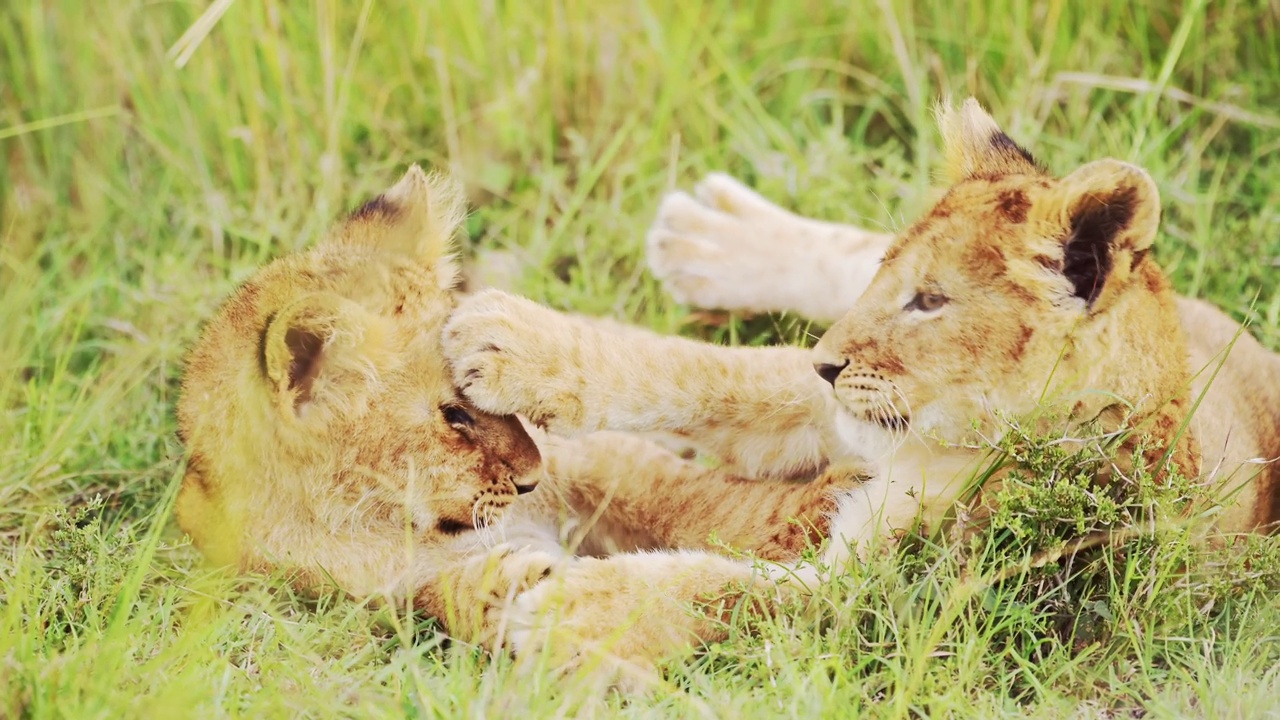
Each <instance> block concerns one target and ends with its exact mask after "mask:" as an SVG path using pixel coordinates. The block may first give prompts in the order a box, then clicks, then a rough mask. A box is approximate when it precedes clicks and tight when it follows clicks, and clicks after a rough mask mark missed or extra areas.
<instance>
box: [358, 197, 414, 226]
mask: <svg viewBox="0 0 1280 720" xmlns="http://www.w3.org/2000/svg"><path fill="white" fill-rule="evenodd" d="M400 212H401V209H400V206H399V205H397V204H396V203H395V202H393V201H391V200H388V199H387V196H386V195H385V194H383V195H379V196H377V197H375V198H373V199H372V200H370V201H368V202H366V203H365V204H363V205H361V206H360V207H358V208H356V209H355V210H354V211H352V213H351V214H350V215H349V216H348V219H349V220H363V221H366V222H367V221H370V220H385V221H392V220H395V219H396V218H398V217H399V216H400Z"/></svg>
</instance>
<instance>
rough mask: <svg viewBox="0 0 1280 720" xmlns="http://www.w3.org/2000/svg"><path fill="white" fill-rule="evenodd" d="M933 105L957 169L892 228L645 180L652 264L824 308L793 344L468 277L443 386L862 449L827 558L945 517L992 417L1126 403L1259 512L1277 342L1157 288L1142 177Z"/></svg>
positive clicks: (997, 425) (774, 455) (1123, 166)
mask: <svg viewBox="0 0 1280 720" xmlns="http://www.w3.org/2000/svg"><path fill="white" fill-rule="evenodd" d="M941 120H942V127H943V134H944V140H945V143H946V158H947V170H948V173H949V176H950V180H951V182H952V183H953V185H952V187H951V188H950V190H949V191H948V192H947V193H946V195H945V196H944V197H943V198H942V199H941V201H939V202H938V203H937V204H936V205H935V206H934V207H933V209H932V210H930V211H929V212H928V213H926V214H925V216H924V217H923V218H921V219H920V220H919V221H917V222H916V223H914V224H913V225H911V226H910V227H908V228H906V229H905V230H904V231H903V232H901V233H899V234H898V235H897V236H893V237H891V236H887V235H881V234H877V233H871V232H867V231H864V230H860V229H858V228H852V227H847V226H840V225H834V224H830V223H822V222H819V221H815V220H809V219H806V218H801V217H798V216H795V215H792V214H791V213H788V212H786V211H785V210H782V209H780V208H778V207H776V206H774V205H772V204H771V203H769V202H767V201H765V200H764V199H763V198H761V197H760V196H758V195H756V194H754V193H752V192H751V191H749V190H747V189H746V188H744V187H742V186H741V185H739V184H738V183H736V182H734V181H732V180H729V179H727V178H724V177H723V176H721V177H717V178H713V179H711V180H709V181H708V182H707V183H706V184H704V186H703V187H702V188H701V190H700V193H699V194H700V195H701V198H700V200H694V199H693V198H690V197H688V196H686V195H683V194H679V193H677V194H675V195H673V196H671V197H669V198H668V199H667V200H666V201H665V202H664V204H663V208H662V210H661V212H660V217H659V221H658V223H657V225H656V226H655V228H654V229H653V231H652V232H651V233H650V244H649V252H650V258H649V259H650V265H651V267H652V268H654V270H655V272H656V273H657V274H658V275H659V276H660V277H662V278H663V280H664V281H665V282H666V283H667V286H668V287H669V288H671V289H672V290H673V291H674V292H675V293H676V294H677V296H678V297H681V298H682V299H688V300H693V301H695V302H699V303H701V304H704V305H709V306H718V307H728V308H731V309H755V310H798V311H800V312H808V313H810V314H812V315H817V316H818V317H819V319H836V318H838V321H837V322H835V324H834V325H833V326H832V327H831V329H830V330H829V331H828V332H827V333H826V334H825V335H824V336H823V337H822V339H821V341H820V342H819V343H818V345H817V347H816V348H815V349H814V350H813V351H812V352H810V351H807V350H803V349H800V348H765V349H760V348H724V347H715V346H711V345H706V344H701V343H697V342H693V341H690V340H685V339H681V338H662V339H647V338H633V337H627V336H618V335H614V334H611V333H609V332H608V331H607V330H604V329H600V328H594V327H591V326H589V325H586V324H584V323H583V322H581V321H580V320H578V319H575V318H572V317H566V316H563V315H559V314H557V313H555V312H553V311H551V310H548V309H546V308H543V307H540V306H537V305H535V304H533V303H531V302H529V301H527V300H523V299H520V298H516V297H512V296H509V295H506V294H503V293H500V292H496V291H489V292H485V293H482V294H480V295H478V296H476V297H475V298H472V299H470V300H468V301H466V302H465V303H464V304H463V305H462V306H461V307H460V308H459V310H458V312H457V313H456V314H455V315H454V316H453V319H452V320H451V321H450V322H449V325H448V326H447V328H446V331H445V349H446V352H447V354H448V356H449V357H450V359H451V361H452V362H453V367H454V372H455V377H456V379H457V382H458V384H459V386H460V387H461V388H462V389H463V392H464V394H465V395H466V396H467V397H468V398H469V399H470V400H471V401H472V402H474V403H475V404H476V406H478V407H481V408H484V409H486V410H489V411H491V412H514V413H521V414H523V415H525V416H526V417H528V418H530V419H532V420H534V421H536V422H538V423H540V424H543V425H545V426H547V427H548V428H549V429H550V430H551V431H553V432H557V433H562V434H565V435H574V434H576V433H582V432H586V431H594V430H600V429H614V430H627V431H635V432H659V433H662V432H665V433H675V434H678V435H680V436H681V437H682V438H684V439H686V440H688V441H690V442H693V443H695V444H697V445H699V446H700V447H701V449H702V450H704V451H706V452H708V453H710V454H712V455H715V456H717V457H719V458H721V459H723V460H724V461H725V462H726V463H727V465H728V466H729V467H730V468H732V469H734V470H735V471H737V472H739V473H742V474H744V475H747V476H751V477H761V478H767V477H807V476H810V475H812V474H814V473H816V472H817V471H818V470H820V469H821V468H830V467H834V466H837V465H838V464H839V463H842V462H847V461H849V460H850V459H852V458H858V457H864V458H867V459H868V460H869V461H870V464H871V469H872V472H871V478H870V479H869V480H868V481H867V482H866V483H863V484H861V485H858V486H857V487H856V488H854V489H852V490H850V491H846V492H842V493H839V495H838V497H837V501H838V508H837V510H836V511H835V512H834V514H833V515H832V517H831V521H830V523H831V524H830V533H831V535H832V538H831V542H830V543H829V545H828V547H827V549H826V551H825V554H824V556H823V559H824V561H825V564H826V565H828V566H832V567H836V568H838V567H839V566H840V565H841V564H842V563H844V562H847V561H848V559H849V557H850V556H849V551H850V549H851V548H852V550H853V551H854V552H855V553H861V552H863V551H864V549H865V548H866V547H867V546H868V545H870V544H872V543H874V542H876V541H879V540H883V539H889V538H892V537H894V536H896V535H897V534H898V532H899V531H901V530H905V529H909V528H911V527H912V526H914V525H915V524H916V523H918V522H923V523H924V524H925V525H930V524H934V523H936V522H938V521H939V520H941V519H942V517H943V516H944V515H945V513H947V512H948V511H949V510H950V509H951V508H952V507H953V505H954V502H955V501H956V500H957V499H958V497H959V495H960V493H961V491H962V490H963V489H964V488H965V487H966V485H967V484H968V482H969V480H970V479H971V478H972V477H974V476H975V473H976V472H977V471H978V470H980V469H982V467H983V466H984V465H985V464H986V463H987V462H988V460H987V453H986V451H985V450H984V449H983V448H984V447H986V446H987V443H985V442H982V440H984V439H985V440H986V441H990V439H992V438H998V437H999V436H1000V435H1001V434H1002V433H1003V432H1004V430H1005V429H1006V428H1007V424H1006V423H1007V419H1008V418H1013V419H1015V420H1018V421H1022V422H1028V421H1032V420H1034V419H1035V418H1043V417H1046V416H1047V417H1059V418H1065V421H1064V424H1065V428H1063V427H1057V428H1055V429H1056V430H1058V431H1062V430H1064V429H1065V431H1066V432H1067V433H1068V436H1070V433H1072V431H1073V430H1075V429H1077V428H1081V427H1083V426H1085V425H1087V424H1091V423H1094V422H1099V423H1100V424H1101V425H1102V429H1103V431H1106V432H1111V431H1115V430H1117V429H1119V428H1121V427H1131V428H1133V429H1135V430H1136V432H1135V433H1134V434H1133V435H1131V436H1130V437H1131V440H1130V441H1129V442H1130V444H1129V445H1128V446H1127V447H1126V448H1124V449H1123V452H1122V454H1123V453H1132V452H1133V451H1135V450H1136V449H1137V447H1136V445H1137V440H1138V438H1139V437H1140V436H1141V435H1143V434H1145V435H1148V436H1150V437H1152V438H1153V439H1154V440H1156V441H1157V442H1158V443H1159V447H1158V448H1157V449H1156V450H1155V451H1154V452H1152V453H1151V454H1150V456H1149V457H1148V458H1146V459H1147V460H1148V461H1151V462H1171V463H1173V464H1175V465H1176V466H1177V467H1178V468H1179V469H1180V470H1181V472H1182V473H1184V475H1185V476H1187V477H1202V478H1203V480H1204V482H1205V483H1207V484H1209V485H1210V486H1211V487H1212V488H1213V489H1214V490H1215V492H1216V494H1217V497H1218V498H1219V499H1220V500H1221V501H1222V502H1223V503H1224V505H1225V507H1224V509H1223V512H1222V513H1221V514H1220V515H1219V516H1218V527H1219V529H1221V530H1223V531H1226V532H1235V531H1247V530H1252V529H1255V528H1262V529H1270V528H1272V527H1273V526H1274V524H1275V523H1276V521H1277V520H1278V519H1280V488H1278V487H1277V479H1278V478H1280V467H1277V463H1276V462H1275V460H1276V458H1277V456H1280V359H1278V358H1277V356H1276V355H1275V354H1273V353H1270V352H1268V351H1266V350H1265V349H1264V348H1262V347H1261V346H1260V345H1259V344H1258V343H1257V342H1256V341H1255V340H1254V339H1253V338H1252V337H1250V336H1249V335H1248V334H1247V333H1243V332H1242V331H1241V329H1240V327H1239V325H1237V324H1236V323H1234V322H1233V321H1231V320H1230V319H1228V318H1227V317H1226V316H1224V315H1223V314H1222V313H1220V312H1218V311H1216V310H1214V309H1212V308H1211V307H1209V306H1207V305H1205V304H1204V303H1200V302H1197V301H1191V300H1183V299H1177V298H1175V296H1174V294H1173V292H1172V291H1171V289H1170V286H1169V282H1168V280H1167V279H1166V278H1165V276H1164V274H1163V273H1162V272H1161V271H1160V269H1159V267H1158V266H1157V265H1156V263H1155V261H1154V259H1153V258H1152V257H1151V254H1150V252H1149V251H1150V248H1151V244H1152V242H1153V241H1154V239H1155V236H1156V230H1157V226H1158V222H1159V217H1160V201H1159V196H1158V192H1157V189H1156V186H1155V183H1154V182H1152V180H1151V178H1150V177H1148V175H1147V174H1146V173H1145V172H1144V171H1143V170H1141V169H1140V168H1137V167H1135V166H1133V165H1130V164H1127V163H1123V162H1120V161H1117V160H1101V161H1098V162H1093V163H1090V164H1088V165H1085V166H1084V167H1081V168H1079V169H1078V170H1076V171H1075V172H1072V173H1070V174H1068V175H1067V176H1065V177H1063V178H1060V179H1058V178H1054V177H1052V176H1051V175H1049V173H1048V172H1046V171H1045V170H1044V169H1043V168H1042V167H1041V166H1040V165H1039V164H1038V163H1037V162H1036V161H1035V160H1034V159H1033V158H1032V156H1031V155H1030V153H1028V152H1027V151H1026V150H1024V149H1022V148H1021V147H1019V146H1018V145H1017V144H1015V143H1014V142H1013V141H1012V140H1011V139H1010V138H1009V137H1008V136H1006V135H1005V134H1004V133H1003V132H1001V130H1000V128H999V127H998V126H997V125H996V123H995V121H994V120H992V119H991V117H990V116H988V115H987V114H986V113H985V112H984V111H983V110H982V109H981V108H980V107H979V106H978V104H977V103H976V102H975V101H973V100H970V101H968V102H967V103H965V105H964V106H963V108H962V109H960V110H958V111H957V110H953V109H950V108H948V109H946V110H945V111H944V112H943V113H942V114H941ZM881 259H883V261H882V262H881ZM877 264H878V267H877ZM815 370H816V372H815ZM1211 380H1212V381H1213V382H1212V384H1210V381H1211ZM1197 404H1198V406H1199V407H1198V410H1197V411H1196V412H1195V414H1194V416H1192V414H1191V411H1192V408H1193V407H1194V406H1195V405H1197ZM975 423H976V424H977V432H975V428H974V425H975ZM1122 459H1123V458H1122ZM735 502H736V501H735ZM769 510H770V509H769V508H767V507H762V508H760V509H759V512H760V513H767V512H769ZM788 577H798V578H799V579H800V580H802V581H803V582H805V583H810V582H812V581H813V580H814V579H815V578H814V574H813V573H811V572H803V573H799V574H797V575H788Z"/></svg>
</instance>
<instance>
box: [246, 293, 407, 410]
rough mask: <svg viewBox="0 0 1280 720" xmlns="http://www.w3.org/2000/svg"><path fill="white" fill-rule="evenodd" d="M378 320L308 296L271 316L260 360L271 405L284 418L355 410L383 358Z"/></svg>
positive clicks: (340, 302) (333, 299)
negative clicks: (268, 385)
mask: <svg viewBox="0 0 1280 720" xmlns="http://www.w3.org/2000/svg"><path fill="white" fill-rule="evenodd" d="M386 332H387V330H386V329H385V328H384V327H383V323H382V321H380V320H379V319H378V318H376V317H374V316H372V315H370V314H369V313H368V312H366V311H365V310H364V309H363V308H361V307H360V306H359V305H357V304H355V303H352V302H350V301H348V300H344V299H343V298H340V297H338V296H336V295H327V294H314V295H308V296H305V297H303V298H300V299H299V300H297V301H295V302H294V303H293V304H292V305H289V306H287V307H286V308H284V309H283V310H281V311H280V312H278V313H276V314H275V315H274V316H273V317H272V318H271V320H270V321H269V322H268V324H267V328H266V330H265V331H263V334H262V340H261V355H260V358H259V360H260V362H261V366H262V372H263V374H264V375H265V376H266V380H267V382H268V383H269V384H270V386H271V390H272V397H273V400H274V404H275V405H276V406H277V407H278V408H279V409H280V410H281V411H282V412H283V413H285V414H286V415H287V416H293V417H298V418H304V417H310V416H313V415H315V414H316V413H317V412H318V411H323V412H325V413H326V414H328V413H344V412H351V411H354V410H356V409H357V408H358V407H359V405H360V404H361V403H363V401H364V400H365V399H366V398H367V397H368V391H369V389H370V387H371V385H372V384H373V383H375V382H377V376H378V371H379V368H380V366H381V365H382V364H384V363H383V362H382V361H383V360H384V359H385V357H386V356H387V351H386V346H387V342H386V339H387V338H386Z"/></svg>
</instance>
